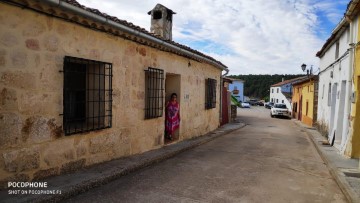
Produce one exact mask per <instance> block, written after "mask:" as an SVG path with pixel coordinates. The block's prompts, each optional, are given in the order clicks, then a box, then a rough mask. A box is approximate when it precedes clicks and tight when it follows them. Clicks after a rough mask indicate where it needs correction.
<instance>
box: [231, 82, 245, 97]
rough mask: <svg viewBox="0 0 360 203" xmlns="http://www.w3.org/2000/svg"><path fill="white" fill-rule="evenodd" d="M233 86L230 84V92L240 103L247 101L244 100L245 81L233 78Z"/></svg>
mask: <svg viewBox="0 0 360 203" xmlns="http://www.w3.org/2000/svg"><path fill="white" fill-rule="evenodd" d="M231 80H232V84H229V91H230V92H231V95H232V96H234V97H235V98H236V99H237V100H238V101H239V102H244V101H246V100H245V99H244V83H245V81H244V80H241V79H234V78H231Z"/></svg>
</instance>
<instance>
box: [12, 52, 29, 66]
mask: <svg viewBox="0 0 360 203" xmlns="http://www.w3.org/2000/svg"><path fill="white" fill-rule="evenodd" d="M10 58H11V64H12V65H13V66H14V67H15V68H25V67H26V65H27V64H28V57H27V54H26V53H25V52H22V51H14V52H12V53H11V55H10Z"/></svg>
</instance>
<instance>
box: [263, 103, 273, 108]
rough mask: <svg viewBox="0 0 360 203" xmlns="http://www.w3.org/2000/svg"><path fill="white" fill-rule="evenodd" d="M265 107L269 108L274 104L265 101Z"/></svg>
mask: <svg viewBox="0 0 360 203" xmlns="http://www.w3.org/2000/svg"><path fill="white" fill-rule="evenodd" d="M264 106H265V108H267V109H271V107H272V106H274V103H273V102H267V103H265V105H264Z"/></svg>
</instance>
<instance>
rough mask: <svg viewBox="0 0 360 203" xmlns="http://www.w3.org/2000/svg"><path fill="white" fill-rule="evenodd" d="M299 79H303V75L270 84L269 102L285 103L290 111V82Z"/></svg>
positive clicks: (291, 89)
mask: <svg viewBox="0 0 360 203" xmlns="http://www.w3.org/2000/svg"><path fill="white" fill-rule="evenodd" d="M301 79H303V77H300V78H295V79H291V80H285V81H282V82H279V83H276V84H274V85H272V86H271V87H270V102H273V103H282V104H286V107H287V108H288V109H289V111H291V109H292V107H291V103H292V92H293V87H292V84H293V83H295V82H297V81H298V80H301Z"/></svg>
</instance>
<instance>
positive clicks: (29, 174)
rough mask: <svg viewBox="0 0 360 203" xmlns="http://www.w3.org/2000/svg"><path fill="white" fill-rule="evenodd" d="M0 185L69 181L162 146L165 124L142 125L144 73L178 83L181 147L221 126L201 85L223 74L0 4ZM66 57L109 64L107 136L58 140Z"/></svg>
mask: <svg viewBox="0 0 360 203" xmlns="http://www.w3.org/2000/svg"><path fill="white" fill-rule="evenodd" d="M0 10H1V12H0V95H1V96H0V126H1V127H0V184H1V186H3V185H4V183H6V182H7V181H12V180H16V181H29V180H36V179H42V178H45V177H48V176H53V175H57V174H60V173H67V172H70V171H73V170H76V169H78V168H81V167H84V166H88V165H92V164H96V163H100V162H104V161H108V160H111V159H115V158H119V157H124V156H129V155H133V154H138V153H142V152H145V151H149V150H152V149H156V148H159V147H162V146H163V145H164V139H163V133H164V117H161V118H156V119H149V120H144V107H145V73H144V70H146V69H147V68H148V67H154V68H160V69H164V71H165V73H174V74H178V75H180V76H181V88H180V89H181V93H180V95H187V99H186V100H180V101H181V103H180V105H181V118H182V120H181V126H180V130H179V132H180V140H182V139H189V138H192V137H196V136H200V135H203V134H205V133H207V132H209V131H212V130H214V129H216V128H217V127H218V126H219V98H220V96H219V91H217V95H216V97H217V105H216V108H214V109H210V110H205V107H204V104H205V79H206V78H214V79H216V80H217V81H218V82H217V86H218V87H217V89H218V90H219V89H220V86H219V84H220V75H221V71H220V70H219V69H217V68H215V67H213V66H211V65H209V64H207V63H200V62H196V61H193V60H191V66H188V63H189V61H190V60H189V59H188V58H185V57H181V56H178V55H175V54H171V53H168V52H163V51H159V50H157V49H154V48H150V47H147V46H143V45H139V44H137V43H135V42H132V41H129V40H125V39H122V38H120V37H117V36H114V35H110V34H106V33H104V32H100V31H95V30H92V29H88V28H86V27H83V26H80V25H77V24H73V23H70V22H67V21H63V20H61V19H57V18H53V17H50V16H45V15H42V14H39V13H36V12H33V11H30V10H27V9H21V8H17V7H13V6H10V5H7V4H4V3H0ZM65 56H73V57H79V58H84V59H91V60H98V61H104V62H110V63H112V64H113V75H114V76H113V86H112V87H113V90H114V92H113V105H112V110H113V116H112V128H109V129H104V130H99V131H92V132H88V133H81V134H75V135H71V136H64V133H63V123H62V122H63V117H62V116H61V115H60V114H62V113H63V73H62V72H60V70H62V69H63V60H64V57H65Z"/></svg>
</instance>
